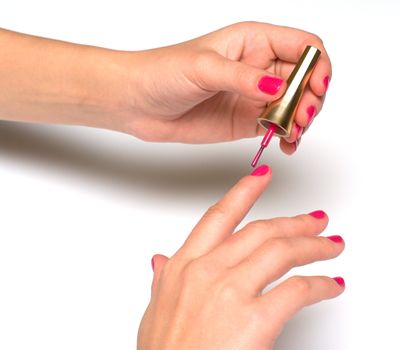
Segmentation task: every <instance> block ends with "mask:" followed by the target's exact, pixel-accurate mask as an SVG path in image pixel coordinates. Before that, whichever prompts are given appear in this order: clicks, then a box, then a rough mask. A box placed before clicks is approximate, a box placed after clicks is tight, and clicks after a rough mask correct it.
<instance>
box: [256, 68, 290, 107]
mask: <svg viewBox="0 0 400 350" xmlns="http://www.w3.org/2000/svg"><path fill="white" fill-rule="evenodd" d="M286 88H287V83H286V81H285V79H283V78H282V77H280V76H276V75H272V74H269V73H267V74H263V75H261V76H260V77H259V78H258V81H257V91H258V96H257V97H260V98H261V99H262V100H266V101H268V102H270V101H274V100H277V99H279V98H280V97H281V96H282V95H283V94H284V92H285V91H286Z"/></svg>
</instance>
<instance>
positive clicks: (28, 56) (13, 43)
mask: <svg viewBox="0 0 400 350" xmlns="http://www.w3.org/2000/svg"><path fill="white" fill-rule="evenodd" d="M0 45H1V47H2V50H1V52H0V76H1V77H2V79H0V118H1V119H6V120H22V121H31V122H49V123H64V124H79V125H87V126H93V127H100V128H108V129H113V130H118V131H122V132H126V133H129V134H132V135H134V136H136V137H138V138H140V139H143V140H148V141H156V142H163V141H168V142H185V143H210V142H221V141H231V140H236V139H241V138H248V137H255V136H257V135H262V134H263V133H264V130H263V129H261V128H260V127H258V126H257V123H256V117H257V116H258V115H259V114H260V113H261V111H262V110H263V108H264V106H265V104H266V103H268V102H270V101H273V100H275V99H277V98H279V97H280V96H281V95H282V93H283V92H284V90H285V87H286V85H285V79H287V77H288V76H289V74H290V72H291V70H292V69H293V67H294V64H295V62H296V61H297V60H298V59H299V57H300V55H301V53H302V51H303V49H304V47H305V46H306V45H314V46H316V47H318V48H319V49H321V51H322V56H321V58H320V60H319V62H318V64H317V66H316V68H315V71H314V73H313V75H312V77H311V79H310V84H309V88H308V89H307V91H306V92H305V95H304V96H303V98H302V101H301V103H300V106H299V109H298V111H297V115H296V117H295V120H296V123H297V125H298V127H296V128H293V130H292V134H291V136H290V137H289V138H287V139H286V140H282V141H281V148H282V150H283V151H284V152H285V153H287V154H291V153H293V152H294V151H295V149H296V144H297V143H298V142H297V141H298V140H299V139H300V137H301V133H302V130H303V128H305V127H307V126H308V124H310V122H311V121H312V119H313V118H310V117H309V116H308V113H307V109H308V108H309V107H310V106H313V107H314V108H315V111H316V113H318V112H319V111H320V110H321V108H322V104H323V98H324V95H325V92H326V88H327V87H326V84H324V80H325V79H327V78H329V77H330V76H331V63H330V60H329V57H328V55H327V53H326V50H325V49H324V46H323V43H322V41H321V40H320V39H319V38H318V37H317V36H316V35H314V34H311V33H307V32H304V31H301V30H298V29H293V28H288V27H281V26H275V25H271V24H265V23H257V22H245V23H238V24H234V25H231V26H228V27H225V28H222V29H220V30H217V31H215V32H212V33H210V34H207V35H204V36H202V37H199V38H197V39H193V40H190V41H187V42H184V43H181V44H177V45H173V46H168V47H162V48H158V49H152V50H145V51H136V52H122V51H114V50H109V49H102V48H97V47H90V46H83V45H76V44H71V43H65V42H60V41H56V40H49V39H44V38H38V37H33V36H28V35H23V34H18V33H14V32H10V31H6V30H0ZM264 76H270V77H275V78H281V79H282V80H283V81H282V84H281V86H280V88H279V90H278V91H276V92H275V93H273V94H270V93H266V92H263V91H261V90H260V89H259V87H258V84H259V82H260V79H262V77H264Z"/></svg>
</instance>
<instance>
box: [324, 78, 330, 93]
mask: <svg viewBox="0 0 400 350" xmlns="http://www.w3.org/2000/svg"><path fill="white" fill-rule="evenodd" d="M330 81H331V77H330V76H329V75H327V76H326V77H325V78H324V86H325V92H327V91H328V87H329V82H330Z"/></svg>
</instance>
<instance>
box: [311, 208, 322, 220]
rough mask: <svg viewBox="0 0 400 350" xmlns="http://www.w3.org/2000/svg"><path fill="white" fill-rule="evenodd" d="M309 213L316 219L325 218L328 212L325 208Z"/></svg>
mask: <svg viewBox="0 0 400 350" xmlns="http://www.w3.org/2000/svg"><path fill="white" fill-rule="evenodd" d="M308 215H311V216H312V217H314V218H316V219H323V218H324V217H325V216H326V214H325V212H324V211H323V210H315V211H313V212H311V213H308Z"/></svg>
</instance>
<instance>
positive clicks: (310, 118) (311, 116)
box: [307, 106, 317, 126]
mask: <svg viewBox="0 0 400 350" xmlns="http://www.w3.org/2000/svg"><path fill="white" fill-rule="evenodd" d="M316 112H317V109H316V108H315V107H314V106H309V107H308V108H307V115H308V120H307V126H309V125H310V124H311V123H312V121H313V119H314V117H315V114H316Z"/></svg>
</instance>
